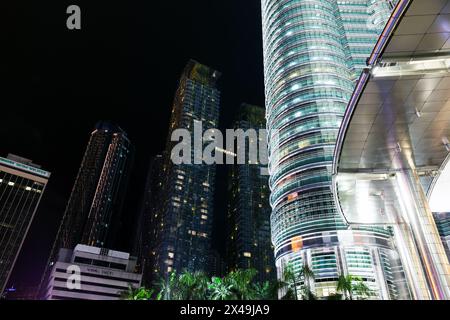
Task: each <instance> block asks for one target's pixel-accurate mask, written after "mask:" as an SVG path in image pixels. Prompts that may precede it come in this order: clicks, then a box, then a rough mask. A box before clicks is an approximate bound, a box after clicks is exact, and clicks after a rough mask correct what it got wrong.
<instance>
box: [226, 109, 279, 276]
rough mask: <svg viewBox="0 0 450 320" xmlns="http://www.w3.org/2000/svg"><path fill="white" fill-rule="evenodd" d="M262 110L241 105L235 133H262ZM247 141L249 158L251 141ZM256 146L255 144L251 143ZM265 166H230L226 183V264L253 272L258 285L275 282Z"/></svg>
mask: <svg viewBox="0 0 450 320" xmlns="http://www.w3.org/2000/svg"><path fill="white" fill-rule="evenodd" d="M265 127H266V119H265V112H264V109H263V108H261V107H258V106H253V105H248V104H242V105H241V107H240V109H239V113H238V117H237V120H236V121H235V123H234V128H235V129H242V130H244V131H247V130H249V129H253V130H255V132H256V133H258V131H259V130H262V129H265ZM254 138H255V137H253V138H252V137H249V138H248V139H247V141H246V148H245V154H247V155H248V154H249V150H250V148H249V146H248V144H249V143H251V142H252V141H251V140H252V139H254ZM258 139H262V138H261V137H258ZM253 143H256V141H253ZM264 173H265V171H264V164H263V163H261V161H259V162H258V163H253V162H251V163H246V164H234V165H232V166H230V170H229V181H228V219H227V223H228V225H227V262H228V267H229V269H230V270H236V269H249V268H253V269H255V270H256V271H257V272H258V274H257V276H256V278H257V279H258V280H259V281H261V282H262V281H266V280H275V279H276V270H275V260H274V257H273V246H272V243H271V241H270V213H271V208H270V204H269V196H270V190H269V185H268V180H269V176H268V175H265V174H264Z"/></svg>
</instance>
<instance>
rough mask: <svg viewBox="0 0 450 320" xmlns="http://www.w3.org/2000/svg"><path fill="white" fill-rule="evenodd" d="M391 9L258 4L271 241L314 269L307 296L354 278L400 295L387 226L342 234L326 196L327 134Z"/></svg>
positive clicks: (283, 258)
mask: <svg viewBox="0 0 450 320" xmlns="http://www.w3.org/2000/svg"><path fill="white" fill-rule="evenodd" d="M391 10H392V5H391V3H390V1H382V0H381V1H380V0H347V1H340V0H262V23H263V42H264V71H265V93H266V108H267V110H266V117H267V127H268V130H269V155H270V161H269V170H270V173H271V177H270V187H271V191H272V194H271V198H270V203H271V205H272V209H273V211H272V217H271V223H272V240H273V244H274V246H275V259H276V265H277V269H278V273H279V276H280V277H281V275H282V273H283V269H284V267H285V266H286V265H287V264H292V265H293V267H294V270H297V271H299V270H300V268H301V267H302V265H304V264H308V265H309V266H310V267H311V268H312V269H313V271H314V272H315V273H316V280H315V282H314V286H313V287H314V288H313V289H314V291H315V293H316V294H317V295H319V296H327V295H329V294H331V293H333V292H334V291H335V287H336V286H335V285H336V280H337V278H338V276H339V275H340V274H352V275H354V276H360V277H361V278H363V280H364V281H365V282H366V284H367V285H368V286H369V287H370V288H371V289H372V290H374V292H376V293H377V297H378V298H382V299H391V298H399V297H400V298H401V297H402V294H401V293H400V291H402V290H401V289H399V286H398V285H396V284H397V283H398V281H400V280H398V278H397V276H399V277H401V271H399V272H396V271H395V272H393V270H401V267H399V266H397V265H396V263H397V262H398V257H397V255H396V253H395V251H394V250H391V249H392V243H391V242H392V241H391V231H390V230H389V229H388V228H361V229H357V230H355V229H350V228H349V227H348V226H347V224H346V222H345V220H344V218H343V217H342V216H341V215H340V214H339V213H338V211H337V209H336V203H335V201H334V198H333V194H332V190H331V174H332V173H331V166H332V160H333V152H334V147H335V141H336V137H337V133H338V130H339V127H340V124H341V121H342V117H343V114H344V111H345V109H346V106H347V104H348V102H349V99H350V97H351V95H352V92H353V90H354V86H355V82H356V80H357V79H358V78H359V75H360V73H361V71H362V69H363V68H364V67H365V66H366V59H367V58H368V56H369V55H370V53H371V51H372V49H373V47H374V45H375V43H376V41H377V39H378V37H379V35H380V33H381V31H382V30H383V28H384V26H385V23H386V21H387V19H388V18H389V16H390V12H391Z"/></svg>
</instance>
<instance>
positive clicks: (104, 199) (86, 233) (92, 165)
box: [43, 121, 133, 280]
mask: <svg viewBox="0 0 450 320" xmlns="http://www.w3.org/2000/svg"><path fill="white" fill-rule="evenodd" d="M132 160H133V146H132V145H131V143H130V140H129V139H128V137H127V135H126V133H125V132H124V131H123V130H122V129H121V128H119V127H118V126H116V125H113V124H111V123H109V122H103V121H102V122H99V123H97V124H96V126H95V129H94V131H93V132H92V133H91V137H90V139H89V143H88V146H87V149H86V151H85V154H84V157H83V161H82V163H81V166H80V169H79V171H78V175H77V178H76V180H75V184H74V186H73V189H72V193H71V194H70V198H69V201H68V203H67V206H66V210H65V212H64V216H63V219H62V222H61V225H60V227H59V231H58V233H57V236H56V240H55V243H54V245H53V249H52V252H51V254H50V261H49V263H48V265H47V269H46V272H45V275H44V277H45V276H47V275H48V272H49V271H50V269H49V268H50V267H51V264H52V263H53V262H54V261H55V259H56V258H57V255H58V252H59V250H60V249H69V250H73V249H74V248H75V246H76V245H78V244H84V245H89V246H97V247H102V248H114V246H115V245H116V241H117V235H118V231H119V228H120V226H121V223H122V220H121V219H122V216H121V215H122V207H123V200H124V197H125V193H126V189H127V186H128V179H129V173H130V169H131V165H132ZM43 280H44V279H43Z"/></svg>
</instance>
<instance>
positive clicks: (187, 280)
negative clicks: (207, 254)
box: [178, 271, 209, 300]
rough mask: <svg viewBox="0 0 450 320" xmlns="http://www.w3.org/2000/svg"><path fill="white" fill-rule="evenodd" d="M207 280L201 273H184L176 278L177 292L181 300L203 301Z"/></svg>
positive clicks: (205, 294)
mask: <svg viewBox="0 0 450 320" xmlns="http://www.w3.org/2000/svg"><path fill="white" fill-rule="evenodd" d="M208 282H209V279H208V277H207V275H206V274H205V273H203V272H198V271H197V272H194V273H192V272H189V271H185V272H183V273H182V274H181V275H180V276H179V277H178V283H179V291H180V295H181V297H182V299H183V300H205V299H206V298H207V291H208Z"/></svg>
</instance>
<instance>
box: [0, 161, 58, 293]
mask: <svg viewBox="0 0 450 320" xmlns="http://www.w3.org/2000/svg"><path fill="white" fill-rule="evenodd" d="M49 178H50V173H49V172H47V171H44V170H42V169H40V167H39V166H37V165H35V164H33V163H32V161H31V160H28V159H25V158H21V157H17V156H14V155H8V157H7V158H0V290H1V291H0V296H1V295H2V293H3V291H4V289H5V286H6V285H7V282H8V279H9V277H10V275H11V271H12V269H13V267H14V264H15V263H16V260H17V257H18V255H19V252H20V250H21V248H22V244H23V242H24V240H25V237H26V236H27V233H28V229H29V228H30V225H31V222H32V221H33V218H34V215H35V212H36V209H37V207H38V205H39V202H40V200H41V198H42V194H43V193H44V190H45V187H46V185H47V182H48V179H49Z"/></svg>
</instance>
